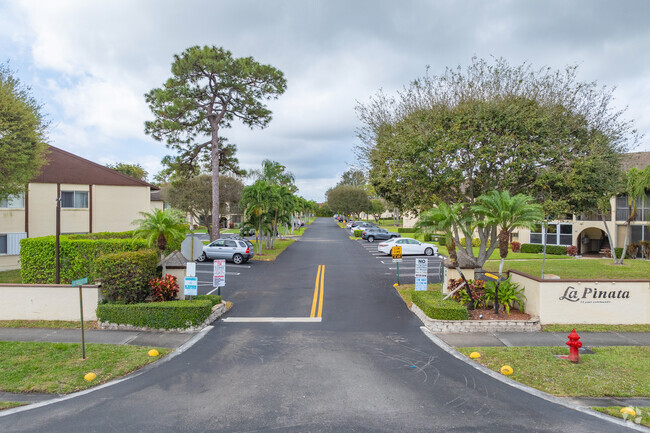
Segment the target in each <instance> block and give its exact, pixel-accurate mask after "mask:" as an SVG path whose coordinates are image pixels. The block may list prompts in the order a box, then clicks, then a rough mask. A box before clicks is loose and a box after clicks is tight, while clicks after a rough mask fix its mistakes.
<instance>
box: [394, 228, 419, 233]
mask: <svg viewBox="0 0 650 433" xmlns="http://www.w3.org/2000/svg"><path fill="white" fill-rule="evenodd" d="M397 233H415V227H398V228H397Z"/></svg>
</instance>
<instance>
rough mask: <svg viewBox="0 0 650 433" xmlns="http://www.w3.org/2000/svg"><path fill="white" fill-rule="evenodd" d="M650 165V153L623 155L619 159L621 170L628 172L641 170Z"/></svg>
mask: <svg viewBox="0 0 650 433" xmlns="http://www.w3.org/2000/svg"><path fill="white" fill-rule="evenodd" d="M649 165H650V152H632V153H624V154H623V158H622V159H621V169H623V171H628V170H629V169H631V168H638V169H639V170H643V169H644V168H646V167H647V166H649Z"/></svg>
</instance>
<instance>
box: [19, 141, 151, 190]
mask: <svg viewBox="0 0 650 433" xmlns="http://www.w3.org/2000/svg"><path fill="white" fill-rule="evenodd" d="M48 147H49V149H48V153H47V155H46V157H45V159H46V160H47V162H46V163H45V165H44V166H43V168H42V169H41V172H40V174H39V175H38V176H36V177H35V178H34V179H33V180H32V182H34V183H72V184H82V185H84V184H85V185H117V186H148V187H150V188H152V189H156V190H157V189H159V188H158V187H157V186H155V185H151V184H149V183H147V182H144V181H142V180H140V179H134V178H132V177H131V176H127V175H125V174H122V173H120V172H117V171H115V170H113V169H110V168H108V167H104V166H103V165H100V164H97V163H95V162H92V161H89V160H87V159H84V158H82V157H80V156H77V155H74V154H72V153H70V152H66V151H65V150H62V149H59V148H57V147H54V146H48Z"/></svg>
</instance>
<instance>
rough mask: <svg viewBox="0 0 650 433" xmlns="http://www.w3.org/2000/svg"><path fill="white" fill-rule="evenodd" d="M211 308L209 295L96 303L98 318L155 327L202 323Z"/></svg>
mask: <svg viewBox="0 0 650 433" xmlns="http://www.w3.org/2000/svg"><path fill="white" fill-rule="evenodd" d="M211 312H212V301H211V300H209V299H201V300H193V301H170V302H147V303H140V304H130V305H124V304H100V305H98V306H97V318H98V319H99V320H100V321H102V322H110V323H117V324H122V325H133V326H147V327H149V328H155V329H177V328H188V327H190V326H197V325H200V324H201V323H203V322H204V321H205V319H207V318H208V316H210V313H211Z"/></svg>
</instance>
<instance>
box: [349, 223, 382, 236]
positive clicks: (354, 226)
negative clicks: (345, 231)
mask: <svg viewBox="0 0 650 433" xmlns="http://www.w3.org/2000/svg"><path fill="white" fill-rule="evenodd" d="M373 228H375V229H376V228H378V227H377V225H376V224H374V223H370V222H366V221H355V222H353V223H352V224H351V225H350V231H351V232H352V233H354V231H355V230H366V229H373Z"/></svg>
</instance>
